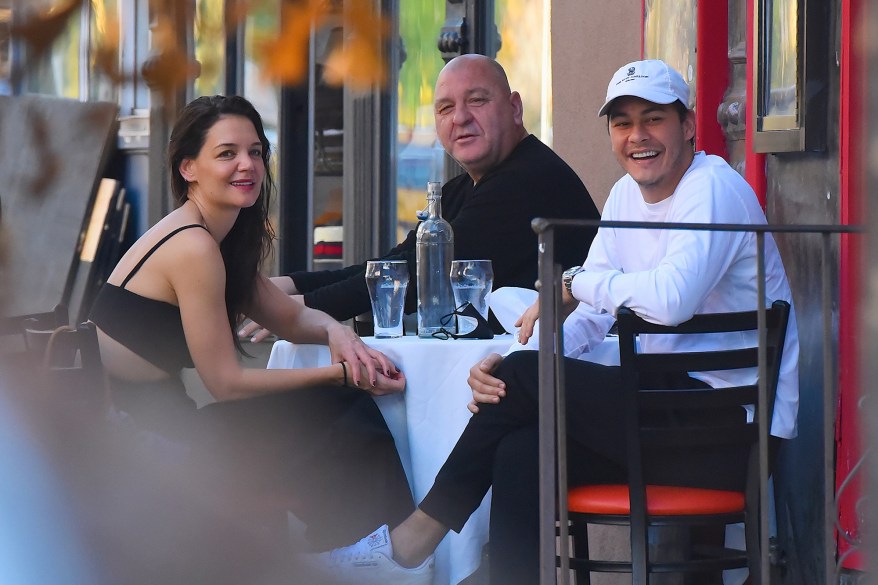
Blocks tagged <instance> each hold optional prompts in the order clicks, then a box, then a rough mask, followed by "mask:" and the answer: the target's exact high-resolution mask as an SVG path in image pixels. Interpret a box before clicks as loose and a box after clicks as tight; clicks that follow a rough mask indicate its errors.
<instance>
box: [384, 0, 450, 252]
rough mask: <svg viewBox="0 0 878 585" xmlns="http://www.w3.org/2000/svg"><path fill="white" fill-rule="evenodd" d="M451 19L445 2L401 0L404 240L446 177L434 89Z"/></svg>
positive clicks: (400, 204) (399, 183) (399, 188)
mask: <svg viewBox="0 0 878 585" xmlns="http://www.w3.org/2000/svg"><path fill="white" fill-rule="evenodd" d="M444 19H445V3H444V2H436V1H434V0H407V1H406V2H400V3H399V34H400V36H401V37H402V45H403V46H402V50H403V51H404V56H403V57H402V58H401V60H402V67H401V68H400V71H399V87H398V94H397V100H398V103H399V110H398V114H397V115H398V128H397V180H396V193H397V209H396V217H397V235H398V239H399V240H401V239H402V238H403V237H404V236H405V234H406V233H407V232H408V231H409V230H410V229H412V228H413V227H414V226H415V224H416V223H417V217H416V216H415V212H416V211H417V210H419V209H422V208H423V207H424V206H425V204H426V199H425V197H426V189H427V181H441V180H442V175H443V173H442V169H443V165H444V164H445V158H444V151H443V150H442V146H441V145H440V144H439V141H438V140H437V139H436V127H435V125H434V122H433V87H434V85H435V83H436V76H437V75H439V71H440V70H441V69H442V66H443V65H444V62H443V61H442V58H441V56H440V54H439V51H438V49H437V48H436V39H437V37H438V36H439V31H440V30H441V28H442V22H443V21H444Z"/></svg>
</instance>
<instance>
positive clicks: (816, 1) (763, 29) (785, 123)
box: [751, 0, 832, 152]
mask: <svg viewBox="0 0 878 585" xmlns="http://www.w3.org/2000/svg"><path fill="white" fill-rule="evenodd" d="M755 2H756V31H755V35H756V56H755V61H756V62H755V67H756V74H755V75H754V88H753V93H754V96H755V97H754V106H755V107H754V108H752V110H751V116H752V119H751V123H753V124H754V126H755V127H754V135H753V147H754V149H755V150H756V151H757V152H795V151H802V150H822V149H823V148H824V147H825V140H826V107H827V103H828V102H827V100H828V93H829V91H828V90H829V83H828V79H827V77H826V72H827V71H828V67H827V63H826V56H827V55H829V54H831V53H830V52H829V51H828V50H827V44H828V43H827V39H828V38H830V36H831V35H830V34H829V23H830V22H831V20H832V19H831V18H830V17H829V9H828V4H827V3H826V2H823V1H822V0H755ZM806 88H807V92H806V91H805V89H806Z"/></svg>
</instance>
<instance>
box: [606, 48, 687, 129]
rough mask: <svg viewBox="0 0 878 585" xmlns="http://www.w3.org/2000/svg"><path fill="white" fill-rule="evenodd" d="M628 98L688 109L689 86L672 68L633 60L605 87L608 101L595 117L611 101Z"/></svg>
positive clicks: (653, 61) (658, 63)
mask: <svg viewBox="0 0 878 585" xmlns="http://www.w3.org/2000/svg"><path fill="white" fill-rule="evenodd" d="M627 95H630V96H634V97H639V98H642V99H645V100H647V101H650V102H653V103H656V104H671V103H673V102H675V101H677V100H679V101H681V102H683V105H684V106H686V107H687V108H688V107H689V85H688V84H687V83H686V82H685V81H684V80H683V76H682V75H680V74H679V73H677V71H676V70H675V69H673V68H672V67H670V66H669V65H668V64H667V63H665V62H664V61H659V60H657V59H651V60H647V61H634V62H633V63H628V64H627V65H625V66H623V67H620V68H619V70H618V71H616V74H615V75H613V79H611V80H610V85H608V86H607V101H605V102H604V105H602V106H601V109H600V110H599V111H598V116H603V115H605V114H606V113H607V111H608V110H609V109H610V104H611V103H612V102H613V100H614V99H616V98H618V97H622V96H627Z"/></svg>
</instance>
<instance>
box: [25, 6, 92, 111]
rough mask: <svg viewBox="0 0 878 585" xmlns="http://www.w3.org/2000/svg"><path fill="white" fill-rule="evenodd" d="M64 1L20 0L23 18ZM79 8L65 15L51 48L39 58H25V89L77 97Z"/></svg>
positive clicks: (55, 7) (49, 10)
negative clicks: (26, 68) (69, 15)
mask: <svg viewBox="0 0 878 585" xmlns="http://www.w3.org/2000/svg"><path fill="white" fill-rule="evenodd" d="M65 5H66V3H65V2H62V1H61V0H30V1H29V2H27V3H26V4H25V3H19V4H17V5H16V6H21V10H22V11H23V12H24V14H25V18H29V17H31V16H33V15H37V14H46V13H47V12H51V11H54V10H59V9H61V8H63V7H64V6H65ZM79 38H80V21H79V12H76V13H75V14H74V15H73V16H72V17H71V18H70V19H68V21H67V23H66V26H65V27H64V30H63V31H62V32H61V34H60V35H58V37H57V38H56V39H55V42H54V43H53V44H52V46H51V48H50V49H49V50H48V51H46V54H45V55H43V57H42V58H41V59H39V60H38V61H30V60H29V56H27V55H26V56H25V58H26V59H28V60H29V62H28V71H27V79H26V81H25V83H26V92H27V93H38V94H45V95H54V96H60V97H67V98H73V99H77V98H79Z"/></svg>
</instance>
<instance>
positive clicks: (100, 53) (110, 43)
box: [88, 0, 124, 102]
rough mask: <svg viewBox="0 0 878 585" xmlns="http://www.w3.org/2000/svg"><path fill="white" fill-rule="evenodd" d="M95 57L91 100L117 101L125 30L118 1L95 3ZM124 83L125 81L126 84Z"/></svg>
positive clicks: (92, 23) (91, 68) (91, 67)
mask: <svg viewBox="0 0 878 585" xmlns="http://www.w3.org/2000/svg"><path fill="white" fill-rule="evenodd" d="M90 12H91V19H90V26H91V47H90V51H91V57H90V59H89V88H88V98H89V99H91V100H98V101H105V102H115V101H116V100H117V99H118V98H117V95H118V86H119V81H120V80H119V79H118V78H117V79H113V77H112V76H113V75H118V74H119V67H120V62H119V50H120V48H121V31H120V28H119V6H118V2H117V1H116V0H92V1H91V11H90ZM122 82H123V83H124V81H122Z"/></svg>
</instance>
